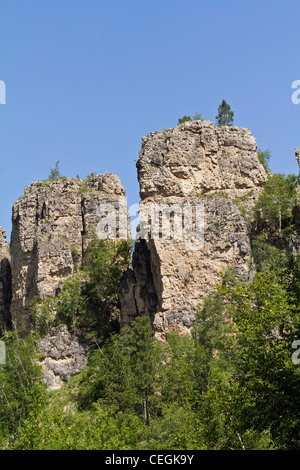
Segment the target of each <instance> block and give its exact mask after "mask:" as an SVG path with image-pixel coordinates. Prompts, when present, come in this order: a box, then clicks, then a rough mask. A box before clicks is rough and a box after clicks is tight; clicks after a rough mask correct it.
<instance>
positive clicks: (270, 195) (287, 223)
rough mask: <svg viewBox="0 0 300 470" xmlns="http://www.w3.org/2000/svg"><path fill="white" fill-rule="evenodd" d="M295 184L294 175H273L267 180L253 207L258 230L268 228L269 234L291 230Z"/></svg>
mask: <svg viewBox="0 0 300 470" xmlns="http://www.w3.org/2000/svg"><path fill="white" fill-rule="evenodd" d="M296 183H297V178H296V176H295V175H288V176H285V175H281V174H274V175H272V176H270V177H269V178H268V180H267V181H266V183H265V185H264V190H263V191H262V193H261V194H260V195H259V198H258V201H257V203H256V205H255V211H254V213H255V216H256V220H257V225H258V228H259V229H264V228H266V227H268V230H269V232H271V231H272V232H274V231H278V232H281V231H282V230H283V229H289V228H291V224H292V222H293V213H292V209H293V205H294V202H295V198H296ZM286 231H287V230H286Z"/></svg>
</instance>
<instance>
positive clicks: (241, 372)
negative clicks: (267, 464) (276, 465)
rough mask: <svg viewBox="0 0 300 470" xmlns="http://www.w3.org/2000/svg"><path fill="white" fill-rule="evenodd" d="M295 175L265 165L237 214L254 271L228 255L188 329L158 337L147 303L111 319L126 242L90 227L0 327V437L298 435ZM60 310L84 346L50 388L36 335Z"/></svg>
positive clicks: (129, 444) (84, 442) (208, 441)
mask: <svg viewBox="0 0 300 470" xmlns="http://www.w3.org/2000/svg"><path fill="white" fill-rule="evenodd" d="M259 157H260V160H261V162H262V163H263V164H264V165H265V166H266V168H267V163H268V158H269V154H268V153H267V152H260V153H259ZM297 184H298V181H297V178H296V177H295V176H294V175H288V176H286V175H281V174H273V175H271V174H269V177H268V180H267V182H266V183H265V185H264V189H263V191H262V192H261V194H260V196H259V198H258V200H257V203H256V205H255V207H254V210H253V213H252V216H251V219H252V222H251V224H249V232H250V233H251V243H252V260H251V263H252V264H253V266H252V272H253V275H252V276H251V279H250V280H248V281H247V282H244V281H242V280H241V279H240V278H239V277H238V276H237V275H236V272H235V270H234V268H233V267H229V268H228V269H227V271H226V272H225V273H224V276H223V281H222V282H221V283H220V284H219V285H217V286H216V288H215V290H214V291H213V292H212V293H211V294H210V295H209V296H208V297H207V298H206V300H205V302H204V304H203V307H202V309H201V310H200V311H199V312H198V314H197V317H196V321H195V323H194V326H193V328H192V334H191V335H190V336H189V335H185V336H183V335H180V334H179V333H177V332H172V333H170V334H169V335H168V336H167V338H166V340H165V341H158V340H157V339H156V338H155V336H154V334H153V330H152V326H151V321H150V318H149V317H138V318H136V320H135V321H133V322H132V323H131V325H130V326H128V327H125V328H122V329H121V330H119V328H118V321H117V317H114V316H113V315H112V312H115V311H117V310H118V289H119V283H120V278H121V276H122V272H123V271H124V269H125V268H126V267H127V266H128V265H129V262H130V255H131V251H132V247H131V244H130V243H128V242H118V243H116V242H111V241H104V240H97V239H94V241H93V242H92V243H91V245H90V249H89V252H88V255H87V257H86V261H85V264H84V266H78V270H77V274H76V275H75V276H74V277H72V278H70V279H68V280H67V281H65V282H64V284H63V286H62V289H61V291H60V293H59V294H58V295H57V296H55V297H50V298H47V299H44V300H35V302H34V303H33V304H32V310H31V315H32V324H33V326H34V328H33V330H32V332H31V333H30V334H26V335H24V334H23V333H22V332H20V331H2V340H3V341H4V342H5V344H6V356H7V357H6V364H5V365H1V366H0V448H1V449H2V450H4V449H9V450H12V449H13V450H31V449H33V450H47V449H51V450H55V449H59V450H70V449H79V450H80V449H99V450H107V449H114V450H121V449H124V450H129V449H136V450H145V449H148V450H155V449H159V450H163V449H166V450H172V449H174V450H177V449H178V450H196V449H197V450H208V449H213V450H231V449H233V450H240V449H249V450H254V449H281V450H288V449H299V447H300V437H299V427H300V365H299V364H298V362H300V361H299V360H298V356H297V348H296V347H295V345H297V343H296V341H297V340H299V339H300V338H299V335H300V307H299V305H300V256H299V255H298V249H297V246H298V245H297V243H299V229H300V213H299V201H298V191H297V188H298V186H297ZM74 256H76V253H74ZM54 312H55V315H54ZM59 324H66V325H67V326H68V328H69V329H70V331H72V332H75V333H77V334H80V332H81V331H82V330H83V329H84V330H85V331H87V332H88V333H87V335H86V336H87V338H88V341H89V344H90V345H91V352H90V355H89V360H88V365H87V366H86V367H85V368H84V369H83V370H82V371H81V373H79V374H78V375H76V376H74V377H73V378H72V379H71V380H70V381H69V382H68V383H66V384H64V385H63V386H62V387H61V388H60V389H59V390H53V391H49V390H47V389H46V386H45V384H44V382H43V374H42V370H41V367H40V365H39V351H38V348H37V347H36V345H37V341H38V340H39V339H40V338H41V337H43V336H44V335H46V334H47V333H49V332H51V329H52V328H53V327H54V326H56V325H59Z"/></svg>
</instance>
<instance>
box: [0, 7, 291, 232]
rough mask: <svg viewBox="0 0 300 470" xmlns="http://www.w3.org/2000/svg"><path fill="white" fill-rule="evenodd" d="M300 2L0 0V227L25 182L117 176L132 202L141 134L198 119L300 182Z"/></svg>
mask: <svg viewBox="0 0 300 470" xmlns="http://www.w3.org/2000/svg"><path fill="white" fill-rule="evenodd" d="M299 13H300V2H299V0H285V1H283V0H280V1H279V0H263V1H262V0H209V1H208V0H205V1H203V0H185V1H184V2H183V1H182V0H181V1H178V0H151V1H145V0H105V1H104V0H51V1H46V0H1V4H0V19H1V26H0V44H1V47H0V80H3V81H5V83H6V89H7V97H6V104H5V105H0V176H1V180H0V226H2V227H3V228H5V229H6V230H7V231H8V233H9V232H10V230H11V207H12V204H13V202H14V201H15V200H16V199H17V198H18V197H20V196H21V195H22V194H23V188H24V186H26V185H29V184H30V183H31V182H32V181H36V180H40V179H46V178H47V177H48V175H49V172H50V168H51V167H52V168H53V167H54V166H55V162H56V161H57V160H59V161H60V170H61V172H62V173H63V174H64V175H66V176H70V177H75V176H76V175H77V174H79V176H80V177H85V176H86V175H87V174H88V173H90V172H92V171H96V172H97V173H104V172H105V171H109V172H112V173H116V174H118V175H119V177H120V178H121V180H122V182H123V184H124V186H125V189H126V191H127V196H128V202H129V204H133V203H137V202H139V195H138V183H137V177H136V168H135V160H137V159H138V152H139V149H140V144H141V138H142V136H144V135H146V134H148V133H150V132H152V131H155V130H161V129H166V128H169V127H173V126H175V125H176V124H177V121H178V118H179V117H182V116H183V115H184V114H194V113H195V112H196V111H197V112H199V113H201V114H202V117H204V118H206V119H210V120H212V121H213V122H215V116H216V113H217V108H218V106H219V104H220V102H221V101H222V99H223V98H224V99H225V100H226V101H227V102H228V103H229V104H230V105H231V107H232V109H233V110H234V112H235V124H236V125H239V126H243V127H247V128H249V129H250V130H251V132H252V134H253V135H254V136H255V137H256V139H257V143H258V147H259V148H261V149H263V150H265V149H267V148H269V150H270V151H271V154H272V159H271V164H270V166H271V170H272V171H273V172H280V173H286V174H288V173H297V174H298V167H297V165H296V161H295V159H294V149H295V147H298V146H300V132H299V131H300V105H298V106H296V105H294V104H292V101H291V95H292V89H291V84H292V82H293V81H294V80H297V79H300V70H299V69H300V62H299V57H300V47H299V46H300V39H299V18H300V15H299Z"/></svg>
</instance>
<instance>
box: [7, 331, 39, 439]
mask: <svg viewBox="0 0 300 470" xmlns="http://www.w3.org/2000/svg"><path fill="white" fill-rule="evenodd" d="M2 340H3V341H4V343H5V346H6V363H5V365H2V366H0V443H2V446H4V447H5V448H6V447H7V446H8V445H9V443H10V441H12V440H13V439H14V437H15V435H17V433H18V432H19V430H20V428H21V426H22V424H23V422H24V421H25V419H26V418H27V416H28V415H29V414H30V415H31V417H32V421H35V420H36V418H37V415H38V413H39V409H40V408H41V407H42V406H43V404H44V401H45V392H46V391H45V386H44V385H43V382H42V372H41V368H40V366H39V365H38V364H37V359H38V356H37V353H36V346H35V340H34V337H33V336H28V337H27V338H25V339H24V338H19V337H18V336H16V334H14V333H7V334H6V335H5V336H4V337H3V338H2ZM0 448H1V447H0Z"/></svg>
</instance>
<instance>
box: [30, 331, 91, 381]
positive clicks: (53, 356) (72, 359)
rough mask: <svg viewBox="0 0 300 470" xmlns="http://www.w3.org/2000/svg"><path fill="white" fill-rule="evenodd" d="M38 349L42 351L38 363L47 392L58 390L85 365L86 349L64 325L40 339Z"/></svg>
mask: <svg viewBox="0 0 300 470" xmlns="http://www.w3.org/2000/svg"><path fill="white" fill-rule="evenodd" d="M39 348H40V349H41V351H43V358H42V359H41V362H40V363H41V365H42V368H43V371H44V377H45V383H46V384H47V388H48V389H49V390H55V389H58V388H60V387H61V385H62V384H63V383H65V382H68V381H69V380H70V378H71V377H72V376H73V375H75V374H78V373H79V372H80V371H81V370H82V369H83V368H84V367H85V366H86V365H87V353H88V348H87V347H86V346H85V345H84V344H82V343H81V342H80V341H79V339H78V337H77V336H76V335H74V334H73V335H72V334H71V333H70V332H69V331H68V328H67V327H66V325H60V326H58V327H56V329H55V331H53V334H51V335H47V336H45V337H44V338H42V340H41V341H40V342H39Z"/></svg>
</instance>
